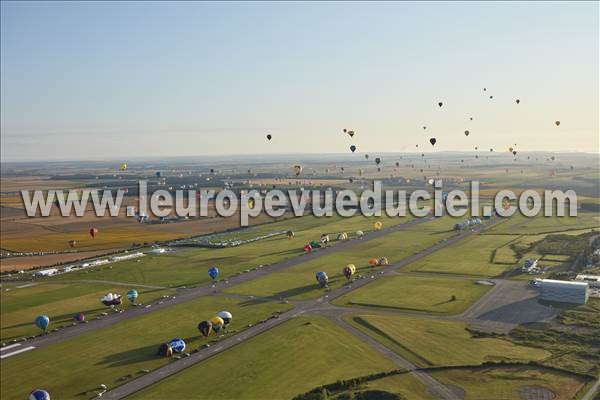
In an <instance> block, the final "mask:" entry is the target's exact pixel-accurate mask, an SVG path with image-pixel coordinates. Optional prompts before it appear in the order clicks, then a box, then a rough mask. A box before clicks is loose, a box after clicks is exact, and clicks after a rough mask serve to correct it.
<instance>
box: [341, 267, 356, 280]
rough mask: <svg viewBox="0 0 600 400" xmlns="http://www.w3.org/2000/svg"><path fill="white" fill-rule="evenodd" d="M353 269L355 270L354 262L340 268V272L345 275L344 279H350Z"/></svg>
mask: <svg viewBox="0 0 600 400" xmlns="http://www.w3.org/2000/svg"><path fill="white" fill-rule="evenodd" d="M355 271H356V267H355V266H354V264H348V265H346V266H345V267H344V269H343V270H342V273H343V274H344V276H345V277H346V280H347V281H350V279H352V275H354V272H355Z"/></svg>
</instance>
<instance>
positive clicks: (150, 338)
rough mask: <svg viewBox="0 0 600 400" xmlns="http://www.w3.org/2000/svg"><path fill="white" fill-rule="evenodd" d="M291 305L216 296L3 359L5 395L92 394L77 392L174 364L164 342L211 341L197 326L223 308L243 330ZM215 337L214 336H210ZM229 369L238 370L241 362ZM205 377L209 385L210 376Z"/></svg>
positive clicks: (192, 343)
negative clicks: (161, 352)
mask: <svg viewBox="0 0 600 400" xmlns="http://www.w3.org/2000/svg"><path fill="white" fill-rule="evenodd" d="M289 308H290V306H288V305H282V304H276V303H272V302H271V303H262V302H247V301H242V300H239V299H231V298H225V297H220V296H218V297H215V296H212V297H203V298H200V299H197V300H192V301H190V302H187V303H184V304H179V305H176V306H172V307H169V308H166V309H162V310H159V311H156V312H152V313H149V314H146V315H143V316H141V317H137V318H134V319H132V320H128V321H125V322H122V323H120V324H117V325H114V326H111V327H107V328H103V329H100V330H97V331H94V332H91V333H88V334H85V335H82V336H78V337H76V338H74V339H71V340H67V341H65V342H62V343H57V344H54V345H51V346H47V347H44V348H40V349H36V350H33V351H30V352H27V353H24V354H21V355H19V356H17V357H11V358H7V359H5V360H2V380H1V383H2V384H1V392H0V393H1V396H0V397H2V398H3V399H20V398H26V397H27V395H28V393H29V392H30V391H31V390H32V388H35V387H42V388H45V389H46V390H48V391H49V392H50V393H51V395H52V396H53V398H59V399H62V398H64V399H67V398H68V399H73V398H89V395H87V396H84V397H81V396H78V395H77V394H78V393H80V392H83V391H89V390H92V389H94V388H97V387H98V386H99V385H100V384H101V383H104V384H106V385H107V386H109V387H115V386H117V385H120V384H122V383H123V381H121V380H119V378H120V377H123V376H126V375H130V374H131V375H133V376H136V375H138V372H139V371H140V369H155V368H158V367H160V366H162V365H165V364H166V363H168V362H171V361H170V360H169V359H167V358H161V357H159V356H157V355H156V351H157V349H158V346H159V345H160V344H161V343H164V342H166V341H168V340H170V339H172V338H174V337H181V338H184V340H185V341H186V342H187V344H188V348H187V350H188V351H189V350H192V349H194V348H197V347H198V346H199V345H202V344H203V343H206V342H207V339H206V338H203V337H201V336H200V334H199V332H198V331H197V328H196V326H197V324H198V322H199V321H200V320H202V319H207V318H210V317H212V316H213V315H215V314H216V313H217V312H219V311H222V310H227V311H230V312H231V313H232V314H233V321H232V323H231V325H230V329H231V330H242V329H245V328H246V326H247V325H248V324H249V323H256V322H257V321H259V320H261V319H264V318H266V317H268V316H269V315H271V314H272V313H273V312H275V311H284V310H286V309H289ZM214 338H215V336H214V335H211V337H210V339H214ZM288 361H289V360H288ZM226 367H227V368H229V369H231V370H233V369H234V368H236V362H234V363H232V364H229V365H227V366H226ZM24 371H26V373H25V372H24ZM228 376H229V375H228ZM200 381H201V382H202V384H203V385H206V380H204V379H202V380H198V382H200Z"/></svg>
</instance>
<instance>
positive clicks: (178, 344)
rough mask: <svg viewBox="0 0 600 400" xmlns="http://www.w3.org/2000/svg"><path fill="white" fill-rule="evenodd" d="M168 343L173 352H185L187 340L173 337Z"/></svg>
mask: <svg viewBox="0 0 600 400" xmlns="http://www.w3.org/2000/svg"><path fill="white" fill-rule="evenodd" d="M168 345H169V346H170V347H171V349H173V353H183V352H184V351H185V341H184V340H183V339H180V338H174V339H171V340H170V341H169V343H168Z"/></svg>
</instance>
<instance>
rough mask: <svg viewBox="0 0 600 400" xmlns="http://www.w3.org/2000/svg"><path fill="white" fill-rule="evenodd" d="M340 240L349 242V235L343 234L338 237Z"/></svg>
mask: <svg viewBox="0 0 600 400" xmlns="http://www.w3.org/2000/svg"><path fill="white" fill-rule="evenodd" d="M337 239H338V240H348V234H347V233H346V232H342V233H340V234H339V235H338V237H337Z"/></svg>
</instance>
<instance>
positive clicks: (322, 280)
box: [315, 271, 329, 287]
mask: <svg viewBox="0 0 600 400" xmlns="http://www.w3.org/2000/svg"><path fill="white" fill-rule="evenodd" d="M315 278H316V279H317V282H319V285H321V287H325V286H327V283H328V282H329V277H328V276H327V274H326V273H325V272H322V271H320V272H317V273H316V274H315Z"/></svg>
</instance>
